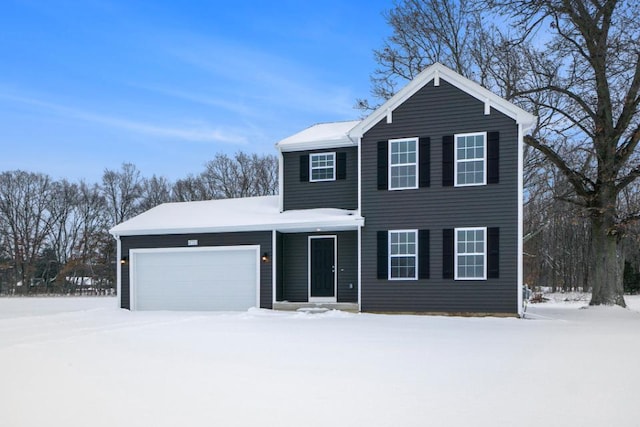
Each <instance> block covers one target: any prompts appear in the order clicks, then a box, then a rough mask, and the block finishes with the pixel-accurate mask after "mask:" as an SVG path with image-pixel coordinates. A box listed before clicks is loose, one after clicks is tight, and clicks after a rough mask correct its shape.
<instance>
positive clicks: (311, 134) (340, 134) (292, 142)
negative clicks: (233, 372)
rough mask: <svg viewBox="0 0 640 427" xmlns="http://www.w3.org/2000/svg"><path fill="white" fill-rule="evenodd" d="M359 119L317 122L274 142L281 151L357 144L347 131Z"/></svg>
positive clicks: (358, 121)
mask: <svg viewBox="0 0 640 427" xmlns="http://www.w3.org/2000/svg"><path fill="white" fill-rule="evenodd" d="M358 123H360V120H351V121H346V122H331V123H318V124H315V125H313V126H310V127H308V128H306V129H305V130H303V131H300V132H298V133H296V134H294V135H291V136H289V137H287V138H285V139H283V140H281V141H280V142H278V143H277V144H276V147H278V148H279V149H280V150H281V151H297V150H314V149H323V148H335V147H351V146H355V145H357V142H354V141H353V140H352V139H350V138H349V131H350V130H351V129H353V128H354V126H356V125H357V124H358Z"/></svg>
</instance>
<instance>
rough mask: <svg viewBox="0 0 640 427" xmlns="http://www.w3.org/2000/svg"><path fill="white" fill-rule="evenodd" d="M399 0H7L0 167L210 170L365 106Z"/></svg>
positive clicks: (0, 46) (0, 27)
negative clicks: (226, 156)
mask: <svg viewBox="0 0 640 427" xmlns="http://www.w3.org/2000/svg"><path fill="white" fill-rule="evenodd" d="M390 7H392V3H391V1H381V0H380V1H379V0H371V1H360V0H358V1H334V0H323V1H318V2H304V1H277V2H272V1H245V0H236V1H231V2H226V1H212V0H210V1H182V2H178V1H160V0H149V1H147V0H139V1H125V0H122V1H120V0H118V1H110V0H83V1H53V0H48V1H47V0H43V1H41V0H23V1H15V0H4V1H3V4H2V12H1V13H0V58H2V59H1V62H0V147H1V148H2V150H1V153H2V154H1V155H0V171H7V170H14V169H23V170H28V171H33V172H44V173H47V174H50V175H51V176H52V177H54V178H56V179H57V178H68V179H70V180H78V179H81V178H83V179H86V180H88V181H90V182H93V181H99V180H100V177H101V175H102V172H103V170H104V169H105V168H111V169H114V168H119V166H120V164H121V163H122V162H132V163H134V164H136V166H138V168H139V169H140V170H141V171H142V173H143V174H144V175H145V176H151V175H152V174H158V175H164V176H166V177H167V178H169V179H171V180H175V179H178V178H181V177H184V176H186V175H187V174H188V173H198V172H200V171H201V170H202V169H203V167H202V165H203V164H204V163H205V162H206V161H207V160H209V159H211V158H212V157H213V156H214V155H215V154H216V153H218V152H225V153H234V152H236V151H238V150H243V151H247V152H257V153H275V149H274V147H273V145H274V143H275V142H277V141H278V140H280V139H282V138H284V137H286V136H289V135H290V134H293V133H295V132H297V131H299V130H302V129H303V128H305V127H307V126H309V125H311V124H314V123H318V122H326V121H334V120H349V119H354V118H358V117H359V116H360V115H361V112H359V111H357V110H355V109H353V105H354V104H355V100H356V98H359V97H367V96H368V95H369V89H370V82H369V75H370V74H371V72H372V71H373V69H374V68H375V62H374V60H373V54H372V50H373V49H374V48H377V47H380V46H381V44H382V42H383V39H384V38H385V36H386V35H388V34H389V28H388V26H387V25H386V23H385V21H384V18H383V16H382V12H383V11H385V10H387V9H389V8H390Z"/></svg>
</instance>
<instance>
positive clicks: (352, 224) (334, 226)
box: [111, 211, 364, 236]
mask: <svg viewBox="0 0 640 427" xmlns="http://www.w3.org/2000/svg"><path fill="white" fill-rule="evenodd" d="M350 212H351V213H350V214H349V215H345V216H344V219H339V220H338V219H336V220H323V221H313V220H298V221H292V222H289V223H266V224H249V225H235V226H226V227H225V226H221V227H216V226H208V227H184V228H183V227H175V228H157V229H143V228H139V229H134V230H126V231H120V232H115V233H111V234H112V235H114V236H151V235H161V234H199V233H232V232H240V231H272V230H276V231H280V232H282V233H298V232H310V231H316V230H317V229H318V228H321V229H324V230H327V229H328V230H331V231H346V230H355V229H356V228H357V227H362V226H364V218H362V217H361V216H360V215H359V213H358V212H357V211H350Z"/></svg>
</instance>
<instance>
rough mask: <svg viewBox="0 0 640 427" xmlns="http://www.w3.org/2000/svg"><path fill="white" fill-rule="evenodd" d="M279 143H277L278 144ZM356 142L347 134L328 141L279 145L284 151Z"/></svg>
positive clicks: (338, 145)
mask: <svg viewBox="0 0 640 427" xmlns="http://www.w3.org/2000/svg"><path fill="white" fill-rule="evenodd" d="M276 145H277V144H276ZM355 145H356V143H355V142H354V141H353V140H352V139H350V138H349V136H347V135H346V134H345V137H344V138H341V139H334V140H327V141H305V142H296V143H289V144H283V145H278V149H279V150H280V151H282V152H283V153H289V152H292V151H307V150H329V149H333V148H345V147H355Z"/></svg>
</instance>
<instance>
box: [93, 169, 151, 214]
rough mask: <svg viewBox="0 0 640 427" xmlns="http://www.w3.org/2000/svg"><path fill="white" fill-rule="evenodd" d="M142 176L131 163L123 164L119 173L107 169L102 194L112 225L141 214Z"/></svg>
mask: <svg viewBox="0 0 640 427" xmlns="http://www.w3.org/2000/svg"><path fill="white" fill-rule="evenodd" d="M142 182H143V180H142V176H141V174H140V171H139V170H138V169H137V168H136V167H135V165H133V164H131V163H123V164H122V166H121V168H120V170H119V171H114V170H110V169H105V171H104V174H103V175H102V193H103V196H104V198H105V201H106V203H107V209H108V211H109V219H110V225H116V224H119V223H121V222H122V221H125V220H127V219H129V218H131V217H133V216H134V215H136V214H138V213H139V212H140V198H141V196H142Z"/></svg>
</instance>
